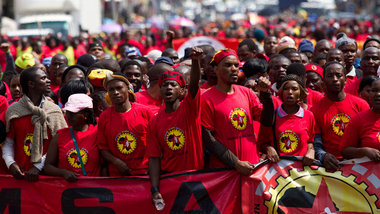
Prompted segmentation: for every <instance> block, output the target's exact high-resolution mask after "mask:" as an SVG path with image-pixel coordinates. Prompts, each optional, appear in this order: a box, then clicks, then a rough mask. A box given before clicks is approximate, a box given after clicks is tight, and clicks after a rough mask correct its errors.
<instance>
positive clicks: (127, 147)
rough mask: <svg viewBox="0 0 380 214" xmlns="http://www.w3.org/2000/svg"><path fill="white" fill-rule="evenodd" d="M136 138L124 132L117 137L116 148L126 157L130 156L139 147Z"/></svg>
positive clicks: (130, 133) (128, 132)
mask: <svg viewBox="0 0 380 214" xmlns="http://www.w3.org/2000/svg"><path fill="white" fill-rule="evenodd" d="M136 139H137V138H136V136H135V135H134V134H133V133H132V132H130V131H122V132H121V133H120V134H119V135H118V136H117V137H116V146H117V148H118V149H119V151H120V152H121V153H122V154H124V155H129V154H131V153H132V152H134V151H135V149H136V146H137V140H136Z"/></svg>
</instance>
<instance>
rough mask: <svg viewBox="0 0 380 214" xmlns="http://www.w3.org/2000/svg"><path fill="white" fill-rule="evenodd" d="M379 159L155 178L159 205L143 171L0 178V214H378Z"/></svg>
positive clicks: (290, 163) (287, 164)
mask: <svg viewBox="0 0 380 214" xmlns="http://www.w3.org/2000/svg"><path fill="white" fill-rule="evenodd" d="M379 178H380V164H378V163H375V162H354V163H353V162H350V163H349V164H345V165H342V167H341V169H340V170H339V171H336V172H329V171H326V170H325V169H324V168H323V167H318V166H312V167H308V166H303V164H302V162H300V161H290V160H281V161H280V162H278V163H277V164H264V165H262V166H261V167H258V168H257V169H256V170H255V172H254V173H253V174H252V175H251V176H240V175H239V174H238V173H237V172H236V171H231V170H212V171H204V170H203V171H193V172H185V173H181V174H167V175H164V176H163V177H162V178H161V183H160V191H161V193H162V195H163V197H164V200H165V203H166V205H165V208H164V210H163V211H156V210H155V208H154V207H153V205H152V202H151V194H150V186H151V185H150V181H149V178H148V177H147V176H142V177H123V178H80V179H79V180H78V181H77V182H74V183H68V182H66V181H65V180H64V179H61V178H56V177H47V176H41V178H40V180H39V181H38V182H35V183H29V182H27V181H24V180H16V179H14V178H12V177H11V176H7V175H3V176H0V182H1V184H0V188H1V189H0V213H28V214H29V213H80V214H85V213H149V214H150V213H228V214H230V213H232V214H239V213H244V214H245V213H247V214H248V213H249V214H251V213H291V214H293V213H312V214H314V213H331V214H332V213H334V214H339V213H351V214H353V213H380V200H379V198H380V179H379Z"/></svg>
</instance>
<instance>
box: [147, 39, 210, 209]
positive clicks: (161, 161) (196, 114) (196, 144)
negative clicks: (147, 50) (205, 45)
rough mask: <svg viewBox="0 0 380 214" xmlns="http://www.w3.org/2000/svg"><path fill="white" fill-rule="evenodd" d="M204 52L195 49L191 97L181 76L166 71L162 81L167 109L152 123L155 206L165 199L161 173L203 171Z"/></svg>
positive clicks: (151, 169)
mask: <svg viewBox="0 0 380 214" xmlns="http://www.w3.org/2000/svg"><path fill="white" fill-rule="evenodd" d="M202 54H203V51H202V49H200V48H197V47H193V48H192V49H191V54H190V56H191V58H192V68H191V73H190V82H189V88H188V94H187V95H186V97H185V98H184V99H183V101H182V102H181V99H182V98H183V97H184V94H185V93H186V90H185V86H186V81H185V78H184V77H183V76H182V74H181V73H179V72H176V71H166V72H164V73H163V74H162V76H161V77H160V79H159V85H160V87H161V90H160V91H161V96H162V97H163V99H164V101H165V109H161V110H160V111H159V112H158V114H157V115H156V116H154V117H153V118H152V120H151V121H150V122H149V131H148V142H147V144H148V148H147V154H148V156H149V176H150V179H151V182H152V189H151V192H152V197H153V202H155V203H156V202H157V200H159V199H162V196H161V194H160V193H159V189H158V186H159V178H160V170H161V171H164V172H176V171H184V170H199V169H202V168H203V164H204V162H203V149H202V136H201V102H200V90H199V85H198V84H199V79H200V70H201V68H200V58H201V57H202Z"/></svg>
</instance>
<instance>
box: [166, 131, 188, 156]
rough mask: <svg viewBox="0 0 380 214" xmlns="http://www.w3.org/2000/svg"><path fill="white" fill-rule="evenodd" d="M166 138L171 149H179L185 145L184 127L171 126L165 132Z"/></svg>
mask: <svg viewBox="0 0 380 214" xmlns="http://www.w3.org/2000/svg"><path fill="white" fill-rule="evenodd" d="M165 140H166V143H167V144H168V146H169V148H170V149H171V150H173V151H177V150H180V149H182V147H183V145H185V134H184V132H183V131H182V129H180V128H177V127H171V128H170V129H168V131H167V132H166V134H165Z"/></svg>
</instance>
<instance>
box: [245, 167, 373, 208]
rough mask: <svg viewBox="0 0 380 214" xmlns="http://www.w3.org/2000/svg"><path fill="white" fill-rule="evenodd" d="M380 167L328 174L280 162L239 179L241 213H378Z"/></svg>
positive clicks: (343, 168) (348, 168)
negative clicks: (240, 181) (240, 186)
mask: <svg viewBox="0 0 380 214" xmlns="http://www.w3.org/2000/svg"><path fill="white" fill-rule="evenodd" d="M379 178H380V164H378V163H375V162H365V163H360V162H359V163H358V162H356V163H351V164H345V165H343V166H342V167H341V168H340V170H339V171H336V172H329V171H326V170H325V168H323V167H317V166H312V167H308V166H303V164H302V162H298V161H295V162H294V161H290V160H282V161H280V162H279V163H277V164H267V165H265V166H263V167H261V168H259V169H258V170H257V171H255V173H254V174H253V175H251V176H250V177H242V200H243V201H242V209H243V213H250V214H251V213H334V214H338V213H351V214H353V213H380V200H379V197H380V180H379Z"/></svg>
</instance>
